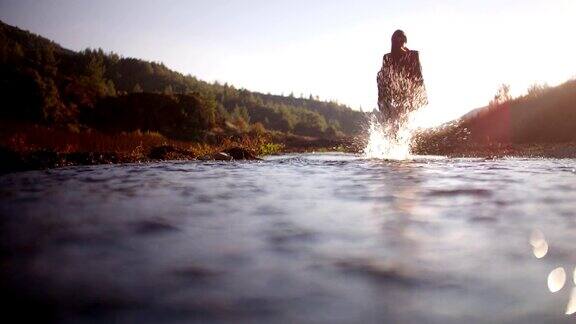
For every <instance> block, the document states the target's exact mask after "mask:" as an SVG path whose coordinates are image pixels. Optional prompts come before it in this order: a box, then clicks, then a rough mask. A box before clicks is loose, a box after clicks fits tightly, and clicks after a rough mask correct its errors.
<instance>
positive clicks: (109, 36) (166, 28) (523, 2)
mask: <svg viewBox="0 0 576 324" xmlns="http://www.w3.org/2000/svg"><path fill="white" fill-rule="evenodd" d="M575 17H576V1H575V0H481V1H467V0H403V1H397V0H395V1H386V0H356V1H343V0H316V1H305V0H283V1H270V0H235V1H232V0H229V1H226V0H202V1H201V0H198V1H193V0H192V1H190V0H162V1H160V0H123V1H120V0H98V1H92V0H36V1H33V0H0V19H2V20H3V21H4V22H6V23H8V24H11V25H16V26H18V27H20V28H23V29H26V30H30V31H32V32H34V33H37V34H41V35H43V36H45V37H48V38H50V39H52V40H55V41H56V42H58V43H60V44H61V45H63V46H64V47H67V48H71V49H74V50H80V49H84V48H86V47H92V48H98V47H101V48H103V49H104V50H107V51H114V52H116V53H119V54H121V55H123V56H130V57H137V58H142V59H147V60H153V61H161V62H164V63H165V64H166V65H167V66H168V67H170V68H172V69H174V70H177V71H179V72H182V73H184V74H188V73H190V74H192V75H195V76H197V77H199V78H201V79H204V80H207V81H215V80H217V81H220V82H228V83H231V84H233V85H235V86H237V87H244V88H247V89H249V90H254V91H260V92H265V93H266V92H270V93H276V94H282V93H283V94H286V95H287V94H289V93H291V92H293V93H294V94H295V95H297V96H299V95H300V94H301V93H302V94H304V95H305V96H308V95H309V94H310V93H312V94H314V95H318V96H320V98H321V99H326V100H336V101H338V102H341V103H344V104H347V105H350V106H351V107H353V108H356V109H358V108H359V107H360V106H361V107H362V108H363V110H371V109H372V108H374V107H376V97H377V92H376V81H375V78H376V72H377V71H378V70H379V68H380V65H381V60H382V55H383V54H385V53H386V52H388V51H389V48H390V36H391V34H392V32H393V31H394V30H396V29H403V30H404V31H405V32H406V34H407V36H408V47H409V48H410V49H415V50H419V51H420V57H421V61H422V66H423V73H424V78H425V82H426V86H427V88H428V94H429V99H430V102H431V105H430V107H433V111H432V113H431V114H430V117H429V118H430V119H434V118H436V119H439V118H442V119H446V118H449V117H457V116H459V115H462V114H464V113H466V112H467V111H469V110H470V109H472V108H476V107H480V106H484V105H486V104H487V102H488V101H489V100H490V98H491V97H492V96H493V95H494V93H495V92H496V89H497V88H498V86H499V85H500V84H501V83H507V84H510V85H511V87H512V92H513V94H514V95H519V94H522V93H524V92H525V91H526V89H527V88H528V86H529V85H531V84H533V83H544V82H547V83H548V84H550V85H555V84H558V83H561V82H563V81H566V80H568V79H570V78H573V77H575V76H576V42H574V34H575V33H576V20H575V19H576V18H575ZM440 112H441V113H440Z"/></svg>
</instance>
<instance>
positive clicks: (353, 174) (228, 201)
mask: <svg viewBox="0 0 576 324" xmlns="http://www.w3.org/2000/svg"><path fill="white" fill-rule="evenodd" d="M0 217H1V222H0V225H1V227H0V229H1V231H2V232H1V234H2V236H1V244H2V245H1V250H0V252H1V255H2V258H1V261H2V268H1V275H2V279H1V288H2V291H3V299H4V301H3V304H4V306H5V307H6V309H11V310H12V312H14V313H18V314H20V315H21V316H23V318H26V317H33V316H36V317H37V318H43V319H45V320H46V321H54V322H59V323H109V322H118V323H159V322H165V323H204V322H215V323H225V322H233V323H240V322H248V323H271V322H274V323H352V322H363V323H463V322H467V323H528V322H529V323H563V322H566V323H569V322H573V321H574V320H575V319H576V318H575V317H576V314H574V315H566V313H573V312H576V293H574V292H573V290H574V289H575V287H576V278H575V277H574V269H575V266H576V243H575V242H576V160H570V159H565V160H555V159H520V158H503V159H455V158H443V157H414V158H412V159H409V160H404V161H393V160H378V159H366V158H363V157H362V156H359V155H351V154H339V153H324V154H296V155H281V156H272V157H268V158H266V159H265V160H263V161H243V162H199V161H198V162H196V161H193V162H161V163H152V164H127V165H98V166H80V167H66V168H60V169H53V170H46V171H31V172H22V173H13V174H7V175H3V176H0ZM555 269H556V270H555ZM574 291H576V290H574ZM27 310H29V312H27Z"/></svg>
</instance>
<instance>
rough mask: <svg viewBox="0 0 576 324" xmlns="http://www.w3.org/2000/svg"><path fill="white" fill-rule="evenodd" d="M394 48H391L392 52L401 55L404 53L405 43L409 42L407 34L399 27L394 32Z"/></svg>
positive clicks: (394, 54)
mask: <svg viewBox="0 0 576 324" xmlns="http://www.w3.org/2000/svg"><path fill="white" fill-rule="evenodd" d="M391 40H392V48H391V49H390V53H392V55H393V56H399V55H401V54H402V47H403V46H404V44H406V43H407V42H408V38H406V34H404V31H402V30H400V29H398V30H396V31H395V32H394V34H392V39H391Z"/></svg>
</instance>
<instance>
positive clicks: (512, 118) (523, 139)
mask: <svg viewBox="0 0 576 324" xmlns="http://www.w3.org/2000/svg"><path fill="white" fill-rule="evenodd" d="M575 130H576V80H570V81H567V82H565V83H563V84H561V85H559V86H556V87H538V86H535V87H532V88H531V89H530V90H529V91H528V94H526V95H524V96H521V97H518V98H509V97H508V98H505V99H504V100H502V99H501V98H500V99H499V98H495V100H493V101H492V102H491V103H490V105H489V106H488V107H486V108H481V109H478V110H475V111H474V113H472V114H467V115H465V116H464V117H463V118H461V119H460V120H457V121H455V122H453V123H449V124H447V125H445V126H443V127H441V128H439V129H432V130H426V131H423V132H422V133H421V134H419V136H417V137H416V139H415V142H414V143H413V146H414V150H415V151H416V152H418V153H420V154H439V155H453V154H457V155H468V156H478V155H492V154H497V155H501V154H510V155H526V154H522V152H521V151H526V152H527V153H529V154H530V155H532V153H534V154H536V155H550V154H549V153H547V152H548V151H549V150H548V149H554V150H556V148H558V147H564V148H565V147H567V146H566V144H567V143H576V132H575ZM570 147H572V146H570ZM570 150H571V149H570ZM552 155H558V156H564V155H572V152H564V153H558V154H552Z"/></svg>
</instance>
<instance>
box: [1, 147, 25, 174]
mask: <svg viewBox="0 0 576 324" xmlns="http://www.w3.org/2000/svg"><path fill="white" fill-rule="evenodd" d="M22 169H23V161H22V156H21V155H20V154H18V153H16V152H14V151H12V150H10V149H8V148H5V147H0V174H2V173H7V172H12V171H19V170H22Z"/></svg>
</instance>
